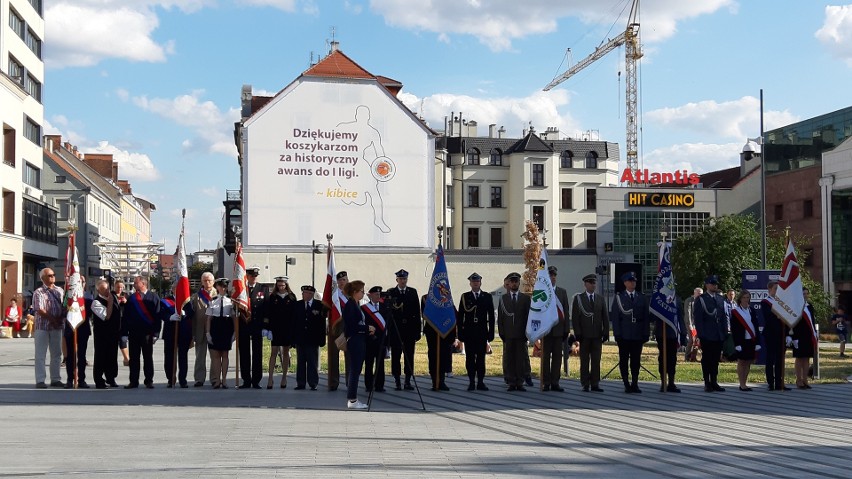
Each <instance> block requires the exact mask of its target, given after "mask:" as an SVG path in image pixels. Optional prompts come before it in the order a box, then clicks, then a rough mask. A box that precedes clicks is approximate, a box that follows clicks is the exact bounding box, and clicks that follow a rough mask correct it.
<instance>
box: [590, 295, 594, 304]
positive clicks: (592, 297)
mask: <svg viewBox="0 0 852 479" xmlns="http://www.w3.org/2000/svg"><path fill="white" fill-rule="evenodd" d="M589 302H590V303H592V304H595V295H594V294H591V293H590V294H589Z"/></svg>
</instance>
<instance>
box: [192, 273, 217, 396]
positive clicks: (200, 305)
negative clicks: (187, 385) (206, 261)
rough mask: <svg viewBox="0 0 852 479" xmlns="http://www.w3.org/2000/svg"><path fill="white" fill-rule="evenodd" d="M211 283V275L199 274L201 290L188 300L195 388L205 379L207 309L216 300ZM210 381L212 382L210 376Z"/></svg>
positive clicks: (201, 384)
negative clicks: (193, 350)
mask: <svg viewBox="0 0 852 479" xmlns="http://www.w3.org/2000/svg"><path fill="white" fill-rule="evenodd" d="M213 281H214V278H213V273H211V272H209V271H205V272H204V273H202V274H201V289H199V290H198V292H197V293H195V294H193V295H192V297H191V298H190V299H189V304H188V306H189V308H188V309H187V313H186V314H187V316H189V317H190V318H191V320H192V339H193V341H195V367H194V368H193V379H195V387H197V388H200V387H202V386H204V381H205V379H207V337H206V332H207V308H209V307H210V304H211V303H212V302H213V300H214V299H215V298H216V288H214V287H213ZM210 379H211V382H212V379H213V376H212V375H211V376H210Z"/></svg>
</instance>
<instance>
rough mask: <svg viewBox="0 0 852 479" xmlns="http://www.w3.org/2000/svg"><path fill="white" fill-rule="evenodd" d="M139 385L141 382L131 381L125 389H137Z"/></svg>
mask: <svg viewBox="0 0 852 479" xmlns="http://www.w3.org/2000/svg"><path fill="white" fill-rule="evenodd" d="M138 387H139V383H135V384H134V383H130V384H128V385H127V386H124V389H136V388H138Z"/></svg>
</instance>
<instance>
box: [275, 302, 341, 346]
mask: <svg viewBox="0 0 852 479" xmlns="http://www.w3.org/2000/svg"><path fill="white" fill-rule="evenodd" d="M327 311H328V309H327V308H325V306H323V304H322V301H318V300H316V299H315V300H312V301H311V306H310V308H307V309H306V308H305V300H303V299H300V300H298V301H296V302H294V303H293V344H296V345H300V346H316V347H321V346H325V317H326V312H327ZM272 339H275V333H274V332H273V333H272Z"/></svg>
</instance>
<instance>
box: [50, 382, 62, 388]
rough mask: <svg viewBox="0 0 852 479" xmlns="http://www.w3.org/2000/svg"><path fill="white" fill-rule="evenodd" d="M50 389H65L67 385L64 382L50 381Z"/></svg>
mask: <svg viewBox="0 0 852 479" xmlns="http://www.w3.org/2000/svg"><path fill="white" fill-rule="evenodd" d="M50 387H52V388H64V387H65V383H63V382H62V381H50Z"/></svg>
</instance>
